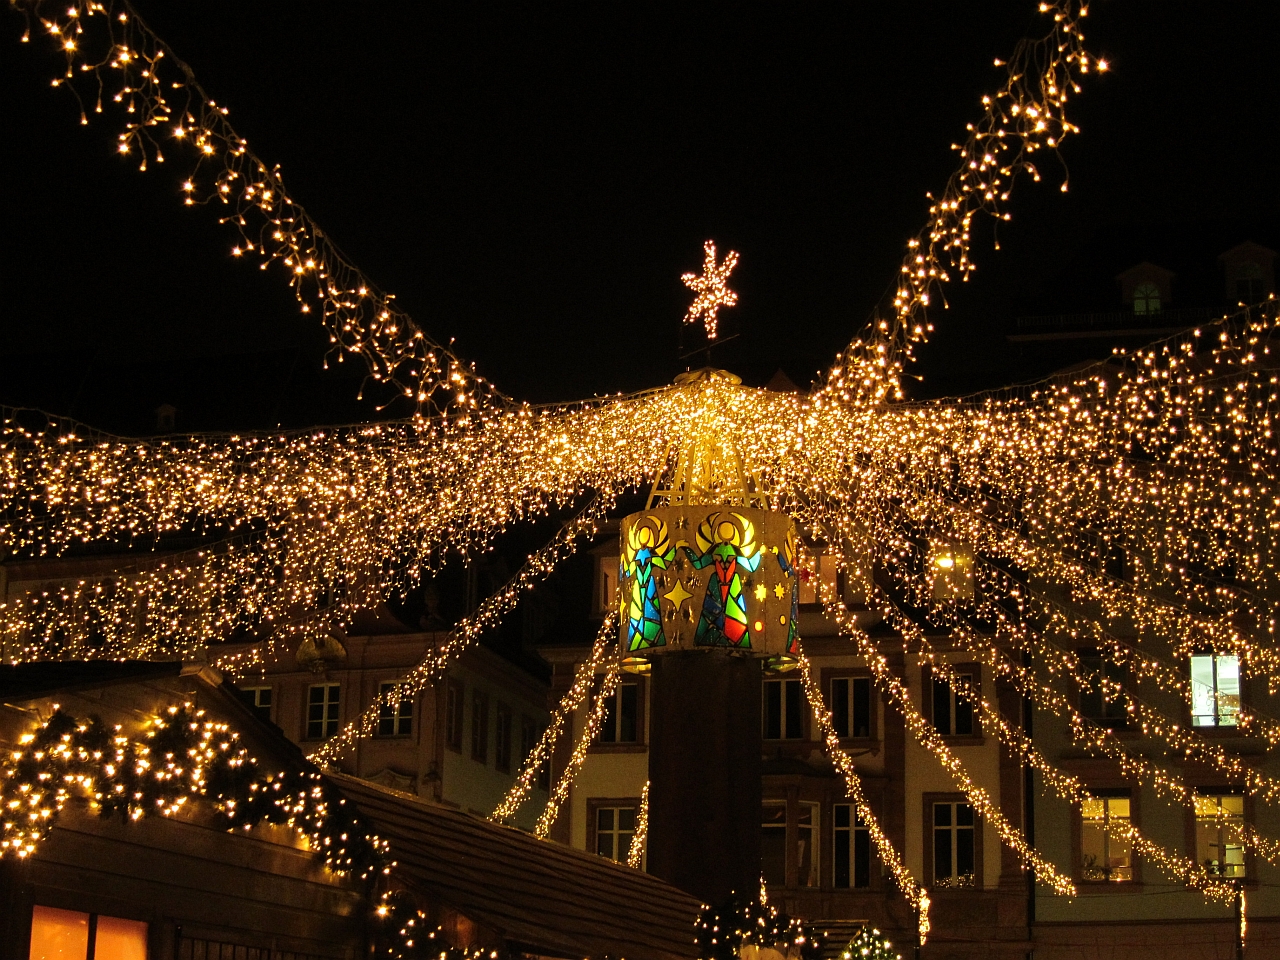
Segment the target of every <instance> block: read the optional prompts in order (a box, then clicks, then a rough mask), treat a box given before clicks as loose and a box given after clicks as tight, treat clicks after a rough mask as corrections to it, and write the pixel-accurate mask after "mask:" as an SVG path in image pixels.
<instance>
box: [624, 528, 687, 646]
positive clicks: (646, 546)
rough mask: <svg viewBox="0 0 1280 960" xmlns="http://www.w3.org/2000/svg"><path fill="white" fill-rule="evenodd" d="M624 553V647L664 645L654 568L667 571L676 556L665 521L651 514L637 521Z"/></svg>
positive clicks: (629, 532)
mask: <svg viewBox="0 0 1280 960" xmlns="http://www.w3.org/2000/svg"><path fill="white" fill-rule="evenodd" d="M623 553H624V555H623V558H622V573H623V575H624V576H625V577H627V578H628V579H629V582H630V590H629V591H628V592H629V594H630V596H629V597H624V599H623V609H624V610H625V611H626V612H627V622H628V630H627V649H628V651H629V652H631V653H635V652H636V651H637V650H646V649H648V648H649V647H661V646H664V645H665V644H666V642H667V638H666V636H665V634H664V633H663V631H662V620H661V618H660V614H659V607H658V581H657V579H656V576H655V573H654V568H655V567H656V568H658V569H659V570H666V569H667V565H668V564H670V563H671V561H672V560H673V559H675V555H676V551H675V547H673V546H672V545H671V537H670V535H669V534H668V533H667V525H666V523H665V522H663V521H662V520H661V519H660V518H658V517H655V516H652V515H650V516H646V517H642V518H641V519H639V520H637V521H636V522H635V523H634V524H632V525H631V528H630V529H629V530H628V531H627V538H626V548H625V550H624V551H623Z"/></svg>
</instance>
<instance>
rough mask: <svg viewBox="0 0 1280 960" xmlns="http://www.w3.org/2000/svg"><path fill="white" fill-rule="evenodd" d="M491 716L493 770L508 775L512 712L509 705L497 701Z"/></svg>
mask: <svg viewBox="0 0 1280 960" xmlns="http://www.w3.org/2000/svg"><path fill="white" fill-rule="evenodd" d="M493 714H494V717H493V719H494V724H493V768H494V769H495V770H497V771H498V772H499V773H510V772H511V737H512V723H511V718H512V716H513V712H512V710H511V706H510V704H507V703H504V702H503V701H501V700H499V701H498V703H497V705H496V706H495V707H494V710H493ZM534 742H535V743H536V742H537V741H534Z"/></svg>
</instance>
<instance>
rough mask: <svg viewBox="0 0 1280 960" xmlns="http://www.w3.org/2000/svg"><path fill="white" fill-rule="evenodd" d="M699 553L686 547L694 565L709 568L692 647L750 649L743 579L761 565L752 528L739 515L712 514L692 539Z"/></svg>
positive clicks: (749, 523)
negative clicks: (705, 591)
mask: <svg viewBox="0 0 1280 960" xmlns="http://www.w3.org/2000/svg"><path fill="white" fill-rule="evenodd" d="M694 540H695V542H696V543H697V547H698V552H697V554H694V553H693V551H690V550H688V548H686V552H687V553H688V554H689V558H690V560H691V561H692V562H693V566H694V567H695V568H696V569H698V570H701V569H704V568H706V567H712V568H713V569H712V571H711V573H710V576H709V578H708V581H707V593H706V597H705V598H704V599H703V601H702V617H701V619H700V620H699V621H698V629H697V631H696V632H695V633H694V637H693V642H694V645H695V646H701V647H706V646H714V647H723V646H734V647H739V648H744V649H749V648H750V647H751V637H750V635H749V634H748V633H747V604H746V599H745V598H744V597H743V595H742V589H743V580H744V578H745V577H746V576H748V575H749V574H752V573H755V571H756V570H757V568H759V566H760V558H761V557H762V556H763V552H762V551H761V549H760V546H759V544H758V543H756V529H755V525H754V524H752V522H751V521H750V520H748V519H747V518H746V517H744V516H743V515H742V514H740V513H713V514H711V515H710V516H708V517H707V518H706V519H705V520H703V521H702V523H700V524H698V531H697V534H696V535H695V537H694Z"/></svg>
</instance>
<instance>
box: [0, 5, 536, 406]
mask: <svg viewBox="0 0 1280 960" xmlns="http://www.w3.org/2000/svg"><path fill="white" fill-rule="evenodd" d="M10 5H11V6H12V7H14V8H16V9H17V10H18V11H19V12H21V13H22V14H23V16H25V17H26V20H27V29H26V31H25V32H24V33H23V36H22V40H23V42H24V43H26V42H29V41H30V40H31V38H32V34H33V32H34V33H36V34H37V35H38V34H41V33H43V34H46V35H48V36H49V37H50V38H51V39H52V40H53V41H54V43H55V44H56V45H57V47H58V48H59V49H60V51H61V52H62V54H63V56H64V57H65V61H66V68H65V71H64V72H63V73H62V74H61V75H60V76H58V77H55V78H54V80H53V85H54V86H55V87H64V88H66V89H68V90H70V91H71V92H72V93H73V94H74V95H75V98H76V100H77V102H78V104H79V107H80V122H81V123H82V124H88V123H89V119H90V115H91V114H92V115H97V114H102V113H103V112H104V108H105V109H106V110H112V108H114V110H115V112H118V113H119V114H122V116H121V120H122V127H123V128H122V129H121V131H120V133H119V135H118V137H117V149H118V150H119V152H120V153H122V154H126V155H129V156H133V157H137V158H138V166H139V169H141V170H146V169H147V167H148V164H150V163H156V164H163V163H166V162H173V163H174V164H175V165H177V166H178V167H180V168H181V169H182V171H183V173H182V174H181V175H182V176H183V177H184V179H183V181H182V193H183V202H184V203H186V204H187V205H188V206H206V205H207V206H212V207H214V208H215V209H216V210H218V211H219V221H220V222H221V223H224V224H230V225H231V226H232V227H233V228H234V229H235V231H236V235H237V238H238V239H237V243H236V244H235V245H234V246H233V247H232V248H231V254H232V255H233V256H236V257H240V256H249V257H257V258H258V260H259V262H260V263H259V265H260V266H261V268H262V269H264V270H266V269H268V268H269V267H270V266H271V265H272V264H279V267H280V268H281V269H282V271H283V272H284V275H285V276H286V277H287V280H288V283H289V286H290V287H291V288H292V289H293V293H294V296H295V297H296V298H297V301H298V305H299V308H300V310H301V311H302V312H303V313H306V314H310V313H315V314H317V315H318V316H319V318H320V320H321V322H322V323H323V325H324V329H325V332H326V333H327V335H328V338H329V343H330V345H331V349H330V351H329V355H328V356H329V357H331V358H333V359H334V360H335V361H337V362H338V363H342V362H344V361H345V360H346V359H347V357H348V356H350V357H353V358H359V360H361V361H362V362H364V363H365V365H366V366H367V367H368V371H369V378H370V379H372V380H373V381H375V383H379V384H385V385H388V386H390V387H391V388H392V389H393V391H394V393H393V395H403V396H405V397H407V398H409V399H410V400H411V401H412V402H413V403H415V404H416V405H419V406H420V407H422V408H424V409H428V410H435V411H439V412H450V413H456V414H459V415H466V414H468V413H469V412H472V411H475V410H477V409H479V408H480V407H482V406H485V405H489V404H497V405H505V404H508V403H509V402H510V401H509V400H508V399H507V398H505V397H503V396H502V395H501V394H500V393H498V392H497V391H496V390H495V389H494V387H493V385H492V384H490V383H488V382H487V381H486V380H484V379H483V378H482V377H480V376H478V375H477V374H476V372H475V369H474V366H473V365H472V364H469V363H467V362H465V361H463V360H462V359H460V358H459V357H458V356H456V355H455V354H454V353H453V352H452V350H450V349H449V348H448V347H445V346H443V345H441V344H440V343H437V342H435V341H434V340H432V339H431V337H429V336H428V335H427V333H426V332H425V331H423V329H422V328H421V327H419V326H418V325H417V324H416V323H414V321H413V320H412V319H411V318H410V317H409V315H408V314H406V313H405V312H404V311H403V310H401V309H400V308H399V307H398V306H397V305H396V303H395V296H394V295H393V294H389V293H385V292H383V291H381V290H379V288H378V287H377V286H376V285H375V284H374V283H373V282H372V281H371V280H370V279H369V278H368V277H366V276H365V275H364V273H362V272H361V271H360V270H359V269H358V268H357V267H356V266H355V265H354V264H352V263H351V262H350V261H349V260H348V259H347V258H346V257H345V256H344V255H343V253H342V251H341V250H340V249H339V248H338V247H337V245H336V244H335V243H334V241H333V240H332V238H330V237H329V236H328V235H327V234H326V233H325V232H324V231H323V230H321V229H320V227H319V226H318V225H317V224H316V223H315V222H314V221H313V220H312V219H311V217H310V216H309V215H308V214H307V212H306V210H305V209H304V208H303V207H302V205H301V204H300V203H298V201H297V200H296V199H295V198H294V197H293V196H292V194H291V193H290V192H289V190H288V188H287V187H286V186H285V183H284V178H283V175H282V173H281V171H280V167H279V166H278V165H276V166H268V164H267V163H266V162H265V161H264V160H262V159H260V158H259V157H258V156H257V155H256V154H255V153H254V152H253V151H252V150H251V149H250V148H249V144H248V141H246V140H245V139H244V138H243V137H241V136H240V135H239V134H238V133H237V132H236V130H235V128H234V127H232V126H231V122H230V120H228V119H227V116H228V112H229V111H228V108H227V107H225V106H222V105H219V104H218V103H216V102H215V101H214V100H213V99H212V98H210V97H209V96H208V95H207V94H206V93H205V91H204V89H203V88H202V87H201V86H200V84H199V83H198V82H197V81H196V79H195V75H194V74H193V73H192V70H191V68H190V67H189V66H187V64H185V63H183V62H182V60H180V59H179V58H178V57H177V55H175V54H174V52H173V51H172V50H171V49H170V47H169V46H168V44H166V43H165V42H164V41H163V40H161V39H160V38H159V37H157V36H156V35H155V33H154V32H152V30H151V28H150V27H148V26H147V24H146V23H145V22H144V21H143V19H142V18H141V17H140V16H139V15H138V13H137V11H136V10H135V9H134V7H133V5H132V4H131V3H129V2H128V0H74V2H70V3H68V2H66V0H59V2H57V3H53V2H49V0H10ZM326 362H327V361H326Z"/></svg>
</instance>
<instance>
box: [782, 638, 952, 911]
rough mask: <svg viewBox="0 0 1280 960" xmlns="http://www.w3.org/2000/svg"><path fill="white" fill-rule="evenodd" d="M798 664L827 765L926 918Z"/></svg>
mask: <svg viewBox="0 0 1280 960" xmlns="http://www.w3.org/2000/svg"><path fill="white" fill-rule="evenodd" d="M799 661H800V676H801V678H802V679H803V680H804V692H805V696H806V698H807V699H808V701H809V707H810V709H812V711H813V715H814V718H815V719H817V721H818V728H819V729H820V730H821V731H822V743H823V746H824V747H825V748H826V751H827V756H828V757H830V758H831V763H832V764H833V765H834V766H835V768H836V770H837V771H838V772H839V773H840V779H841V780H842V781H843V782H844V787H845V793H846V794H847V795H848V797H849V799H851V800H852V801H853V803H854V806H855V807H856V808H857V811H858V816H859V817H860V818H861V820H862V822H863V823H864V824H865V825H866V828H867V832H868V833H869V834H870V836H871V839H872V841H873V842H874V843H875V845H876V852H877V853H878V854H879V855H880V862H881V863H883V864H884V865H885V866H886V867H888V868H889V872H890V873H891V874H892V875H893V879H894V882H895V883H896V884H897V885H898V889H899V890H900V891H901V892H902V895H903V896H904V897H906V899H907V902H908V903H910V904H911V906H912V908H914V909H916V910H922V911H923V914H924V915H927V914H928V908H927V906H925V902H924V899H923V897H924V890H923V889H922V888H921V886H920V885H919V884H918V883H917V882H916V879H915V877H913V876H912V875H911V871H910V870H908V869H907V867H906V865H905V864H904V863H903V862H902V857H900V856H899V855H898V851H897V850H895V849H894V846H893V841H892V840H890V839H889V837H888V835H887V834H886V833H885V832H884V830H882V829H881V828H880V823H879V821H878V820H877V819H876V816H875V814H874V813H873V812H872V810H871V805H870V804H869V803H867V797H866V794H864V793H863V792H862V778H861V777H860V776H859V775H858V770H857V767H856V765H855V764H854V762H853V758H852V757H850V756H849V754H848V752H847V751H845V749H844V748H843V747H841V746H840V737H839V736H838V735H837V734H836V730H835V726H834V725H833V724H832V722H831V711H830V710H828V709H827V705H826V704H825V703H824V702H823V700H822V691H821V690H819V689H818V685H817V683H815V682H814V679H813V671H812V670H811V669H810V667H809V658H808V657H806V656H805V655H804V654H803V653H801V654H800V655H799Z"/></svg>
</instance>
